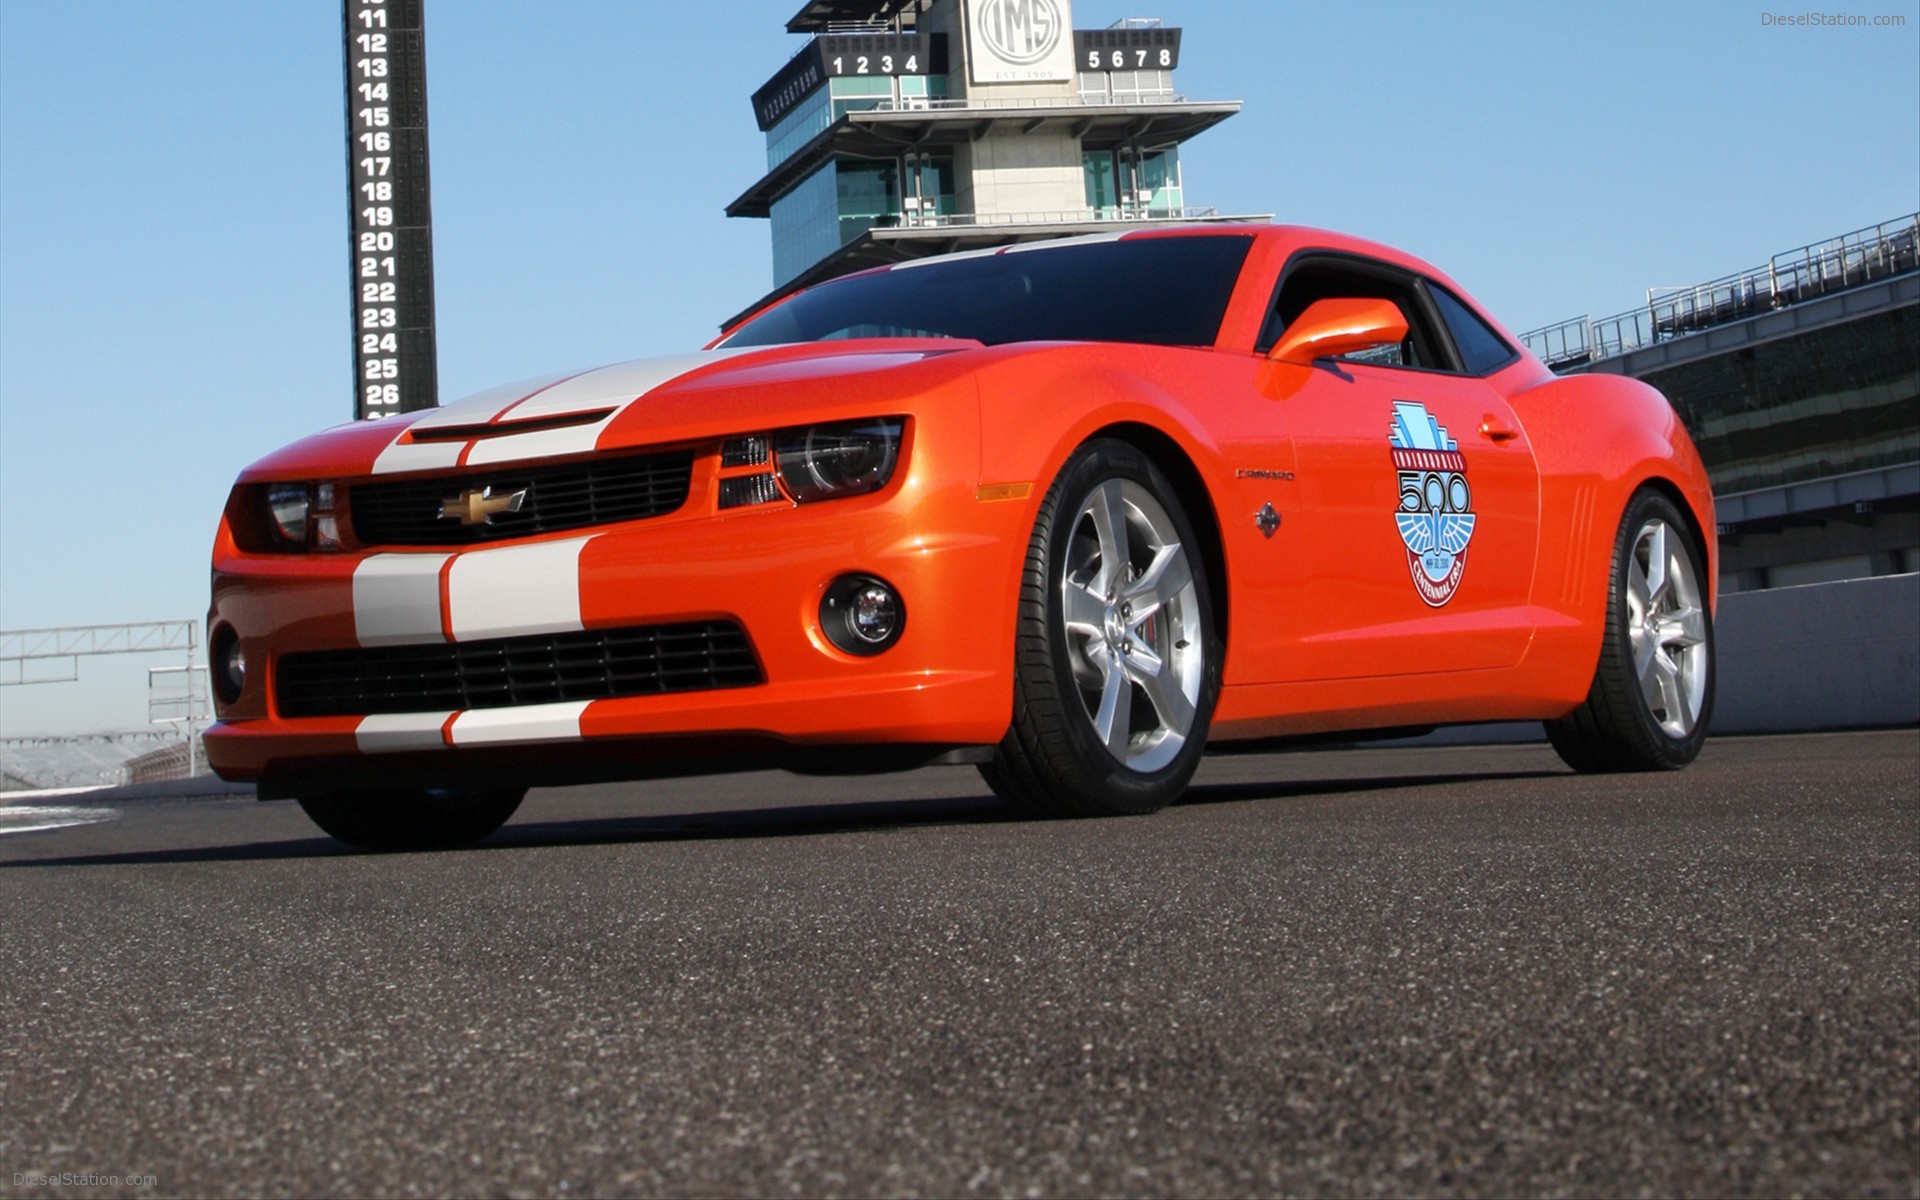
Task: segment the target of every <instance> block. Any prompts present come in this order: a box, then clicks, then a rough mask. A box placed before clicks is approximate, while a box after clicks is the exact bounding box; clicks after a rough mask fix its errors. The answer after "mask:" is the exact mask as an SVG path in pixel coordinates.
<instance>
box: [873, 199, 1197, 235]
mask: <svg viewBox="0 0 1920 1200" xmlns="http://www.w3.org/2000/svg"><path fill="white" fill-rule="evenodd" d="M1219 215H1220V209H1219V208H1218V207H1217V206H1216V205H1212V204H1204V205H1189V206H1187V207H1184V208H1126V209H1112V210H1109V209H1101V208H1068V209H1059V210H1055V211H1053V212H988V213H904V214H902V215H901V217H900V219H899V220H898V221H897V222H895V223H892V224H886V225H883V224H880V223H878V222H876V223H875V224H874V225H873V228H875V229H951V228H962V229H964V228H971V227H976V226H982V225H1056V224H1062V225H1070V224H1092V223H1094V222H1096V221H1203V220H1208V219H1212V218H1217V217H1219Z"/></svg>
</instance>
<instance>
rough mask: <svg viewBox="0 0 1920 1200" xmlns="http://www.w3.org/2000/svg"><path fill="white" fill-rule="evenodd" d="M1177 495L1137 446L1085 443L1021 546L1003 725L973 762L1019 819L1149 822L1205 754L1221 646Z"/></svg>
mask: <svg viewBox="0 0 1920 1200" xmlns="http://www.w3.org/2000/svg"><path fill="white" fill-rule="evenodd" d="M1199 556H1200V544H1199V541H1198V540H1197V539H1196V538H1195V537H1194V533H1193V527H1192V525H1191V523H1190V522H1189V521H1188V520H1187V517H1186V514H1185V513H1184V512H1183V511H1182V510H1181V507H1180V503H1179V500H1178V499H1177V498H1176V496H1175V494H1174V491H1173V488H1172V486H1171V485H1170V484H1169V483H1168V482H1167V480H1166V477H1165V476H1163V475H1162V474H1161V473H1160V472H1159V470H1157V469H1156V468H1155V467H1154V465H1153V464H1152V463H1151V462H1150V461H1148V460H1147V458H1146V457H1145V456H1144V455H1142V454H1141V453H1140V452H1139V451H1138V450H1136V449H1134V447H1133V446H1131V445H1129V444H1127V443H1125V442H1120V441H1113V440H1103V441H1097V442H1092V443H1089V444H1088V445H1086V446H1084V447H1082V448H1081V449H1080V450H1079V451H1078V452H1077V453H1076V454H1075V455H1074V456H1073V458H1072V459H1070V460H1069V461H1068V463H1067V465H1066V467H1065V468H1064V469H1062V471H1061V473H1060V477H1059V478H1058V479H1057V480H1055V481H1054V484H1053V487H1052V488H1050V489H1049V490H1048V492H1047V495H1046V498H1045V500H1043V501H1042V503H1041V506H1040V514H1039V517H1038V519H1037V520H1036V521H1035V523H1034V530H1033V537H1032V539H1031V540H1030V541H1029V543H1028V547H1027V558H1026V563H1025V570H1024V574H1023V582H1022V586H1021V589H1020V613H1019V621H1020V628H1019V633H1018V635H1017V637H1016V642H1015V653H1014V692H1013V695H1014V711H1013V725H1012V727H1011V728H1010V729H1009V730H1008V732H1007V736H1006V737H1005V738H1004V739H1002V741H1001V743H1000V745H999V747H998V748H997V749H996V751H995V753H994V758H993V761H992V762H991V763H990V764H988V765H986V766H983V767H982V768H981V773H982V774H983V775H984V776H985V777H986V780H987V782H988V784H989V785H991V786H992V788H993V790H994V792H995V793H997V794H998V795H999V796H1000V797H1001V798H1002V799H1004V800H1006V801H1008V802H1009V803H1010V804H1012V805H1013V806H1015V807H1016V808H1019V809H1021V810H1023V811H1026V812H1028V813H1032V814H1035V815H1045V816H1106V815H1119V814H1127V813H1147V812H1152V811H1154V810H1155V809H1158V808H1161V807H1163V806H1165V805H1166V804H1167V803H1169V802H1170V801H1172V800H1173V799H1174V798H1175V797H1177V796H1178V795H1179V794H1180V793H1181V792H1182V791H1183V790H1184V789H1185V788H1186V786H1187V782H1188V781H1189V780H1190V779H1192V778H1193V772H1194V769H1195V768H1196V767H1198V766H1199V764H1200V757H1201V755H1202V754H1204V753H1205V751H1206V741H1207V728H1208V725H1209V723H1210V722H1211V720H1212V716H1213V706H1214V702H1215V700H1216V699H1217V697H1218V695H1219V691H1220V658H1221V647H1220V640H1219V636H1218V634H1217V633H1216V631H1215V629H1214V621H1213V612H1212V609H1211V607H1210V605H1209V596H1208V592H1207V576H1206V570H1205V564H1204V563H1203V562H1202V561H1201V560H1200V557H1199Z"/></svg>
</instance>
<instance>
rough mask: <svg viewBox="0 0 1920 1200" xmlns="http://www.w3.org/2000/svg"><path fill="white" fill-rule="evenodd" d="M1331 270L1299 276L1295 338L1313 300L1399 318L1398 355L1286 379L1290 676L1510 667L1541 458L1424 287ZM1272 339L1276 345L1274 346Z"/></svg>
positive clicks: (1284, 371) (1292, 302)
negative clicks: (1465, 359)
mask: <svg viewBox="0 0 1920 1200" xmlns="http://www.w3.org/2000/svg"><path fill="white" fill-rule="evenodd" d="M1345 258H1346V256H1341V257H1340V259H1339V260H1333V259H1332V258H1331V257H1329V260H1328V261H1325V262H1321V263H1318V264H1317V265H1316V266H1315V269H1314V270H1313V272H1312V273H1311V274H1309V275H1301V274H1300V272H1299V271H1298V269H1297V268H1295V267H1291V266H1290V268H1289V280H1290V281H1293V282H1295V283H1297V284H1298V286H1296V287H1295V292H1294V294H1293V295H1291V296H1290V295H1289V292H1288V289H1289V286H1290V282H1289V281H1283V283H1282V285H1281V289H1280V298H1279V301H1278V303H1277V305H1276V313H1277V314H1279V315H1280V317H1281V319H1280V320H1277V321H1276V322H1275V324H1277V325H1281V326H1283V325H1284V319H1285V318H1286V317H1287V316H1297V315H1298V313H1299V311H1301V310H1302V309H1304V307H1305V306H1306V304H1308V303H1311V302H1312V300H1313V299H1319V298H1326V297H1327V296H1329V295H1338V294H1348V295H1359V296H1365V297H1368V298H1374V297H1379V298H1386V299H1390V300H1393V301H1394V302H1395V303H1396V304H1397V305H1399V306H1400V308H1401V310H1402V312H1403V314H1404V315H1405V316H1406V317H1407V321H1408V330H1409V332H1408V338H1407V340H1406V342H1404V343H1402V344H1401V345H1399V346H1393V347H1383V348H1381V349H1380V350H1379V351H1369V352H1367V353H1365V354H1363V355H1360V356H1355V357H1348V358H1342V359H1331V360H1321V361H1319V362H1316V363H1315V365H1314V366H1313V367H1312V368H1311V369H1302V368H1297V367H1294V368H1288V367H1284V366H1276V368H1275V370H1276V371H1277V372H1279V373H1280V374H1279V375H1277V376H1276V380H1275V383H1276V386H1277V387H1278V388H1279V391H1280V393H1281V394H1278V395H1276V397H1275V403H1276V404H1277V405H1279V406H1280V410H1281V411H1280V413H1279V414H1278V415H1279V416H1280V418H1281V419H1283V420H1284V421H1285V423H1286V425H1287V428H1288V430H1289V431H1290V433H1291V434H1292V438H1293V446H1294V456H1295V472H1296V479H1295V484H1294V508H1295V511H1294V512H1291V513H1289V514H1287V519H1288V520H1289V521H1290V522H1293V528H1292V530H1291V532H1292V534H1293V536H1292V538H1291V539H1290V548H1291V551H1292V556H1293V561H1292V562H1290V563H1289V564H1288V579H1287V593H1288V597H1289V599H1290V602H1289V603H1285V604H1284V605H1283V606H1282V609H1281V615H1280V620H1279V622H1278V624H1279V625H1280V626H1281V628H1279V629H1278V630H1275V631H1274V633H1275V634H1276V635H1277V636H1278V637H1279V638H1280V639H1282V641H1283V643H1284V653H1281V654H1279V655H1276V656H1273V658H1272V660H1271V661H1272V663H1273V666H1274V668H1275V674H1274V675H1273V678H1274V679H1276V680H1306V679H1347V678H1360V677H1369V676H1384V675H1406V674H1421V673H1427V672H1435V671H1463V670H1476V669H1485V668H1498V667H1509V666H1512V665H1514V664H1515V663H1517V662H1518V661H1519V660H1520V657H1521V655H1522V654H1523V653H1525V650H1526V647H1527V644H1528V642H1529V640H1530V639H1531V637H1532V633H1533V622H1532V615H1531V609H1530V607H1529V603H1528V601H1529V593H1530V590H1531V587H1532V581H1533V566H1534V557H1535V553H1536V550H1537V538H1538V526H1539V516H1538V513H1539V494H1540V487H1539V476H1538V472H1537V469H1536V467H1535V464H1534V458H1533V453H1532V448H1531V446H1530V445H1529V444H1528V442H1527V438H1526V434H1525V431H1524V430H1523V429H1521V427H1520V425H1519V423H1518V421H1517V420H1516V419H1515V417H1514V414H1513V411H1512V409H1511V408H1510V407H1509V406H1508V405H1507V404H1506V402H1505V400H1504V398H1503V397H1502V396H1501V395H1500V394H1499V393H1498V392H1497V391H1496V390H1495V389H1494V388H1493V387H1492V386H1491V385H1490V384H1489V383H1488V382H1487V381H1486V379H1484V378H1481V377H1476V376H1474V375H1472V374H1469V373H1467V372H1465V371H1463V370H1460V369H1459V359H1458V357H1457V351H1456V350H1455V348H1454V346H1453V343H1452V341H1451V337H1450V335H1449V334H1448V333H1447V332H1446V328H1445V325H1444V324H1443V322H1442V320H1441V318H1440V315H1439V312H1438V310H1437V309H1436V308H1435V307H1434V304H1433V301H1432V299H1431V297H1430V296H1429V295H1428V293H1427V292H1426V291H1425V289H1424V285H1423V284H1422V283H1421V282H1420V281H1419V280H1417V279H1415V278H1413V277H1411V276H1410V275H1407V274H1406V273H1404V272H1400V271H1398V270H1397V269H1393V268H1389V267H1386V266H1385V265H1384V264H1374V263H1371V262H1369V261H1357V262H1348V261H1345ZM1269 344H1270V343H1269Z"/></svg>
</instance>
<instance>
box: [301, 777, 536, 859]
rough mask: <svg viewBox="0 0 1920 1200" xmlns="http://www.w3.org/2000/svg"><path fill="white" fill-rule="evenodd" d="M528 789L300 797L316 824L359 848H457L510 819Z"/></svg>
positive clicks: (387, 791)
mask: <svg viewBox="0 0 1920 1200" xmlns="http://www.w3.org/2000/svg"><path fill="white" fill-rule="evenodd" d="M526 795H527V792H526V789H525V788H518V789H514V788H489V789H485V790H477V791H457V790H452V789H446V788H372V789H368V790H366V791H353V792H325V793H322V794H319V795H314V796H302V797H300V807H301V808H303V809H305V810H306V812H307V816H309V817H311V818H313V823H314V824H315V825H318V826H319V827H320V828H321V829H323V830H325V831H326V832H327V833H329V834H331V835H333V836H334V837H336V838H338V839H340V840H341V841H343V842H345V843H346V844H347V845H349V846H354V847H357V848H359V849H361V850H377V851H391V850H453V849H457V848H459V847H461V846H468V845H472V844H473V843H474V842H477V841H479V840H480V839H481V838H483V837H486V836H487V835H488V834H490V833H492V832H493V831H494V830H496V829H498V828H500V827H501V826H502V825H504V824H506V823H507V818H508V817H511V816H512V815H513V813H514V810H515V809H517V808H519V807H520V801H521V800H523V799H525V798H526Z"/></svg>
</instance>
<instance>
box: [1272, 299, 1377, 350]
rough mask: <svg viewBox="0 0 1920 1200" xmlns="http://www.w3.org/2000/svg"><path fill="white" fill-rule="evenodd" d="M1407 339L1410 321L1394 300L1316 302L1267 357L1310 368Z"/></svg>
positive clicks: (1281, 336) (1274, 345) (1288, 330)
mask: <svg viewBox="0 0 1920 1200" xmlns="http://www.w3.org/2000/svg"><path fill="white" fill-rule="evenodd" d="M1406 336H1407V319H1406V317H1404V316H1402V315H1401V313H1400V306H1399V305H1397V304H1395V303H1394V302H1393V301H1391V300H1354V299H1341V300H1316V301H1314V302H1313V303H1312V304H1309V305H1307V311H1305V312H1303V313H1301V314H1300V315H1299V316H1298V317H1296V318H1295V319H1294V322H1293V324H1291V325H1289V326H1287V331H1286V332H1285V333H1283V334H1281V335H1280V340H1279V341H1277V342H1275V343H1274V344H1273V349H1271V350H1269V351H1267V357H1268V358H1270V359H1272V360H1273V361H1274V362H1287V363H1297V364H1299V365H1300V366H1303V367H1309V366H1312V365H1313V360H1314V359H1316V358H1334V357H1337V356H1339V355H1342V354H1352V353H1354V352H1355V351H1359V350H1365V349H1368V348H1369V347H1372V346H1385V345H1390V344H1393V343H1397V342H1400V341H1402V340H1404V339H1405V338H1406Z"/></svg>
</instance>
